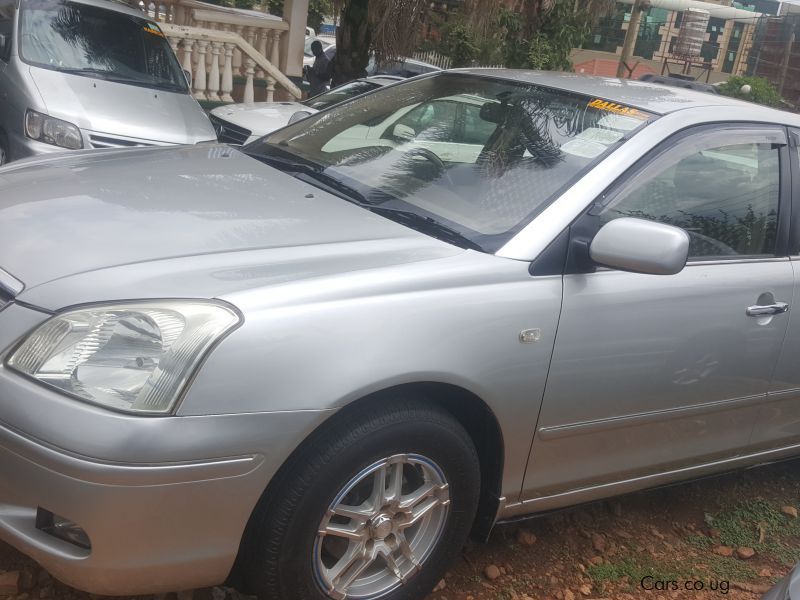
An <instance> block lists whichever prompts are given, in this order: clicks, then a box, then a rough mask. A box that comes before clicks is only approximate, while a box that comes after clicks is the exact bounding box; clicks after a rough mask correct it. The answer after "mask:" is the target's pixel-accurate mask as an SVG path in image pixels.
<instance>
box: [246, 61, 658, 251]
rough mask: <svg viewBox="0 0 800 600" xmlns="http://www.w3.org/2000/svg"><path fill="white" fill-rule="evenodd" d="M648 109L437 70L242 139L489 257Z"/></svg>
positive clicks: (315, 179) (305, 174)
mask: <svg viewBox="0 0 800 600" xmlns="http://www.w3.org/2000/svg"><path fill="white" fill-rule="evenodd" d="M652 118H654V117H653V115H651V114H649V113H647V112H645V111H642V110H640V109H637V108H634V107H630V106H625V105H622V104H618V103H615V102H610V101H607V100H605V99H602V98H595V97H591V96H584V95H580V94H576V93H573V92H569V91H566V90H561V89H556V88H551V87H544V86H540V85H534V84H532V83H523V82H518V81H511V80H505V79H495V78H490V77H486V76H476V75H472V74H467V73H458V72H442V73H440V74H436V75H433V76H427V77H422V78H417V79H414V80H409V81H407V82H402V83H398V84H395V85H392V86H391V87H390V88H384V89H381V90H376V91H374V92H371V93H369V94H366V95H364V96H358V97H356V98H353V99H352V100H349V101H346V102H343V103H341V104H338V105H336V106H333V107H331V108H329V109H328V110H326V111H323V112H321V113H317V114H314V115H312V116H309V117H307V118H306V119H303V120H302V121H298V122H297V123H295V124H292V125H289V126H288V127H285V128H283V129H280V130H278V131H276V132H274V133H272V134H270V135H268V136H266V137H264V138H261V139H260V140H257V141H255V142H253V143H252V144H250V145H249V146H245V148H244V151H245V152H247V153H248V154H250V155H251V156H253V157H255V158H257V159H260V160H262V161H263V162H266V163H267V164H270V165H272V166H275V167H276V168H282V169H284V170H286V171H287V172H292V173H293V174H295V176H297V177H298V178H301V179H304V180H307V181H309V182H310V183H316V184H317V185H318V186H320V187H323V188H324V189H326V190H328V191H331V192H333V193H335V194H337V195H339V196H341V197H343V198H345V199H347V200H350V201H352V202H354V203H356V204H358V205H360V206H362V207H364V208H366V209H367V210H372V211H373V212H376V213H379V214H381V215H384V216H386V217H387V218H389V219H394V220H396V221H398V222H400V223H402V224H404V225H407V226H409V227H412V228H415V229H417V230H419V231H423V232H425V233H428V234H430V235H432V236H433V237H438V238H440V239H446V241H450V242H453V243H456V244H457V245H461V246H462V247H465V248H475V249H480V250H483V251H485V252H496V251H497V250H498V249H499V248H500V247H502V246H503V245H504V244H505V243H506V242H507V241H508V240H510V239H511V237H513V236H514V235H515V234H516V233H517V232H518V231H519V230H520V229H521V228H522V227H524V226H525V225H526V224H527V223H528V222H530V221H531V219H533V218H534V217H535V216H536V215H537V214H538V213H539V212H540V211H541V210H542V209H543V208H544V207H545V206H547V204H548V203H549V202H550V201H551V200H552V199H553V198H555V197H557V195H558V194H559V193H561V192H562V191H563V190H565V189H566V188H567V187H569V186H570V185H572V184H573V183H574V182H575V181H576V179H578V178H579V177H580V176H581V175H582V174H584V173H585V172H586V171H587V170H588V169H590V168H591V167H592V166H594V165H595V164H597V163H598V162H599V161H600V160H602V159H603V158H604V157H605V156H607V155H608V154H609V153H610V152H613V151H614V149H616V148H617V147H618V146H619V145H620V144H622V143H623V142H624V141H625V140H626V139H627V138H628V137H629V136H631V135H633V134H634V133H635V132H636V131H638V130H639V129H641V128H642V127H644V126H645V125H646V124H647V123H648V122H649V121H650V120H651V119H652Z"/></svg>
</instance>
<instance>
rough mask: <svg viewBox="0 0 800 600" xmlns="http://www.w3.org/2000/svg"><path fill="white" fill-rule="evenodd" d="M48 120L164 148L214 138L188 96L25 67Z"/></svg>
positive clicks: (193, 100)
mask: <svg viewBox="0 0 800 600" xmlns="http://www.w3.org/2000/svg"><path fill="white" fill-rule="evenodd" d="M30 74H31V78H32V79H33V81H34V83H35V84H36V87H37V89H38V90H39V93H40V94H41V96H42V99H43V101H44V104H45V110H46V111H47V113H48V114H49V115H51V116H53V117H57V118H59V119H63V120H65V121H69V122H70V123H74V124H75V125H77V126H78V127H80V128H81V129H83V130H86V131H92V132H95V133H99V134H106V135H107V136H111V137H114V136H121V137H128V138H135V139H139V140H146V141H152V142H154V143H166V144H196V143H198V142H204V141H209V140H216V138H217V136H216V134H215V133H214V127H213V126H212V125H211V122H210V121H209V120H208V117H207V116H206V114H205V112H204V111H203V109H202V108H201V107H200V105H199V104H198V103H197V100H195V99H194V98H192V96H190V95H189V94H188V93H185V94H179V93H175V92H166V91H163V90H156V89H152V88H147V87H140V86H136V85H127V84H123V83H114V82H112V81H104V80H102V79H95V78H93V77H83V76H81V75H69V74H65V73H59V72H58V71H54V70H50V69H41V68H38V67H30Z"/></svg>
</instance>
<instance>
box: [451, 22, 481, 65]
mask: <svg viewBox="0 0 800 600" xmlns="http://www.w3.org/2000/svg"><path fill="white" fill-rule="evenodd" d="M445 52H446V54H447V56H449V57H450V61H451V66H452V67H454V68H456V67H468V66H470V65H471V64H472V61H474V60H475V59H476V58H477V57H478V53H479V52H480V48H479V47H478V45H477V43H476V41H475V34H474V33H473V32H472V30H470V29H469V27H467V26H466V25H465V24H463V23H458V24H456V25H455V26H453V27H452V28H451V29H450V31H449V32H448V33H447V37H446V38H445Z"/></svg>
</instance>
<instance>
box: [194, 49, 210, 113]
mask: <svg viewBox="0 0 800 600" xmlns="http://www.w3.org/2000/svg"><path fill="white" fill-rule="evenodd" d="M207 47H208V41H206V40H197V69H196V71H195V74H194V97H195V98H197V99H198V100H205V99H206V48H207Z"/></svg>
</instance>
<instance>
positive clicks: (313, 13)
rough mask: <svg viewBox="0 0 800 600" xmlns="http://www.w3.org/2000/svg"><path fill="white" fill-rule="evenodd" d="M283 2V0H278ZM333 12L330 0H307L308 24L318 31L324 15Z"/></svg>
mask: <svg viewBox="0 0 800 600" xmlns="http://www.w3.org/2000/svg"><path fill="white" fill-rule="evenodd" d="M280 1H281V2H283V0H280ZM332 14H333V1H332V0H309V2H308V26H309V27H312V28H313V29H314V31H316V32H317V33H319V30H320V28H321V27H322V22H323V21H324V20H325V17H327V16H330V15H332Z"/></svg>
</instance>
